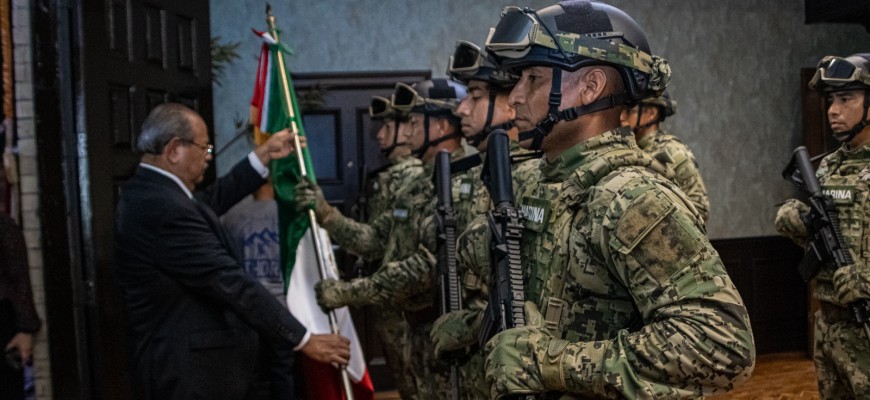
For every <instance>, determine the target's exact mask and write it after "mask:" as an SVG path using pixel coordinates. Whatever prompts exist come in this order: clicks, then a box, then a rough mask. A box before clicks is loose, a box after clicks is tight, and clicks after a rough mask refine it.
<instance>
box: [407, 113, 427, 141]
mask: <svg viewBox="0 0 870 400" xmlns="http://www.w3.org/2000/svg"><path fill="white" fill-rule="evenodd" d="M425 118H426V116H424V115H423V114H419V113H412V114H411V119H410V121H409V122H408V125H409V128H410V130H411V137H410V138H409V142H410V143H411V149H419V148H420V147H423V142H424V141H425V140H426V129H425V126H424V125H425V121H424V119H425ZM430 122H431V121H430Z"/></svg>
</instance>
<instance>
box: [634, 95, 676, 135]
mask: <svg viewBox="0 0 870 400" xmlns="http://www.w3.org/2000/svg"><path fill="white" fill-rule="evenodd" d="M645 107H655V108H658V109H659V114H658V118H656V119H654V120H652V121H649V122H647V123H645V124H641V123H640V119H641V117H642V116H643V109H644V108H645ZM676 112H677V102H676V101H674V100H672V99H671V96H670V95H669V94H668V92H664V93H662V94H661V95H660V96H655V97H649V98H646V99H643V100H641V101H640V102H638V103H637V121H636V122H635V124H634V127H632V128H631V130H632V131H633V132H634V133H635V134H638V133H640V132H641V131H644V130H646V129H647V128H649V127H651V126H653V125H657V124H658V123H660V122H662V121H664V120H665V118H667V117H670V116H671V115H674V113H676Z"/></svg>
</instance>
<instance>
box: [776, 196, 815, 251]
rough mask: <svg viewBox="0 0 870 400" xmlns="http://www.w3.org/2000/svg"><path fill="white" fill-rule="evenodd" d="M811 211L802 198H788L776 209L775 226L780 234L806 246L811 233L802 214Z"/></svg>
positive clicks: (799, 244)
mask: <svg viewBox="0 0 870 400" xmlns="http://www.w3.org/2000/svg"><path fill="white" fill-rule="evenodd" d="M809 211H810V207H809V206H808V205H806V204H804V203H803V202H801V201H800V200H796V199H788V200H786V201H785V202H784V203H782V205H781V206H780V207H779V209H778V210H776V219H774V221H773V226H774V228H776V231H777V232H779V234H780V235H782V236H785V237H787V238H789V239H791V240H792V241H793V242H795V243H797V245H798V246H801V247H804V246H806V245H807V242H808V241H809V238H810V234H809V232H808V231H807V225H806V224H804V221H803V219H801V216H802V215H804V214H806V213H808V212H809Z"/></svg>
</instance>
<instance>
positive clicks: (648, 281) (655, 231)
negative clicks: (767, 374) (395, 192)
mask: <svg viewBox="0 0 870 400" xmlns="http://www.w3.org/2000/svg"><path fill="white" fill-rule="evenodd" d="M540 165H541V176H542V177H543V180H542V181H541V182H539V183H538V184H531V185H526V186H523V187H521V188H520V198H519V200H518V201H519V204H520V206H521V209H522V210H523V214H524V216H525V218H526V221H525V224H526V229H525V230H524V232H523V235H524V236H523V253H522V255H523V264H524V269H525V270H526V273H527V276H526V293H525V294H526V299H527V300H530V301H533V302H535V303H536V304H537V305H538V307H539V308H540V309H541V311H542V314H543V315H544V330H545V332H548V333H549V334H550V335H552V336H553V337H555V338H560V339H565V340H567V341H568V342H569V343H568V344H567V345H566V346H565V347H564V352H565V353H564V354H565V355H566V356H565V357H563V362H562V365H561V373H562V374H563V376H564V380H565V382H566V387H567V389H568V392H571V393H572V394H570V395H567V396H566V398H576V397H574V396H576V395H580V396H591V397H593V398H629V399H633V398H694V397H699V396H703V395H706V394H712V393H720V392H723V391H726V390H729V389H730V388H732V387H733V386H734V385H736V384H739V383H740V382H742V381H745V380H746V379H747V378H748V376H749V374H750V373H751V370H752V367H753V365H754V356H755V351H754V342H753V339H752V332H751V329H750V325H749V317H748V314H747V312H746V308H745V307H744V305H743V301H742V299H741V298H740V295H739V293H738V292H737V290H736V288H735V287H734V285H733V283H732V282H731V279H730V278H729V277H728V275H727V273H726V272H725V268H724V266H723V265H722V261H721V260H720V258H719V256H718V254H717V253H716V251H715V250H714V249H713V247H712V246H711V245H710V242H709V240H708V239H707V237H706V235H705V234H704V232H703V227H702V225H701V223H700V221H699V216H698V215H697V214H696V213H695V211H694V208H693V207H692V206H690V202H689V200H688V198H686V197H685V195H684V194H683V193H682V192H681V191H680V190H678V189H677V187H676V186H675V185H674V184H673V183H672V182H671V181H670V179H672V173H673V172H672V171H670V170H669V168H667V167H665V166H663V165H661V164H660V163H659V162H657V161H656V160H653V159H652V158H651V157H650V156H648V155H646V154H645V153H643V152H641V151H640V150H639V148H638V147H637V146H636V144H635V143H634V138H633V136H632V135H631V132H630V130H628V129H627V128H619V129H616V130H613V131H610V132H606V133H604V134H601V135H599V136H596V137H594V138H591V139H589V140H586V141H584V142H582V143H580V144H578V145H576V146H574V147H573V148H571V149H569V150H567V151H565V152H564V153H563V154H562V155H561V156H560V157H558V158H557V159H556V160H553V161H546V160H545V161H542V162H541V163H540ZM462 247H463V244H460V248H462ZM472 247H473V246H472ZM478 251H479V250H478ZM471 257H472V258H476V259H477V261H475V262H477V263H479V262H480V261H479V260H480V256H479V255H473V254H472V255H471Z"/></svg>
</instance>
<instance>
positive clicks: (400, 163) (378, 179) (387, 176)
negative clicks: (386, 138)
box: [368, 154, 422, 219]
mask: <svg viewBox="0 0 870 400" xmlns="http://www.w3.org/2000/svg"><path fill="white" fill-rule="evenodd" d="M414 160H417V159H416V158H414V157H413V156H411V155H410V154H408V155H405V156H402V157H399V158H397V159H395V160H390V165H389V166H388V167H387V168H386V169H385V170H383V171H381V172H380V173H378V174H377V175H376V176H375V179H374V180H373V181H374V182H372V194H371V196H369V199H368V215H369V219H374V218H376V217H377V216H379V215H381V214H383V213H384V211H386V210H387V209H389V208H390V206H391V205H392V199H393V196H392V193H393V192H391V191H390V190H393V189H395V187H391V185H390V182H397V181H402V180H403V179H407V178H405V177H404V175H405V174H407V173H408V172H407V171H406V169H407V168H408V166H409V165H414V164H416V165H422V164H421V163H419V162H417V161H419V160H417V161H414Z"/></svg>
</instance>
